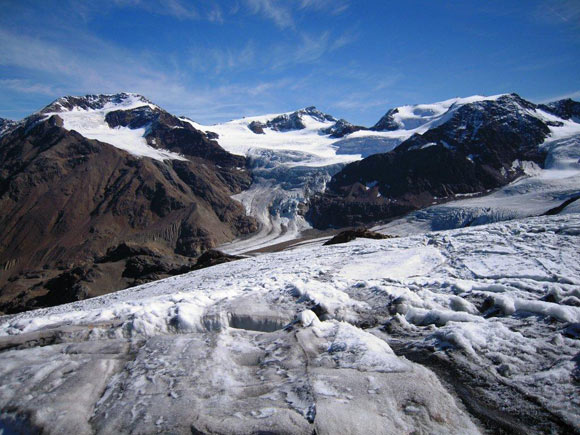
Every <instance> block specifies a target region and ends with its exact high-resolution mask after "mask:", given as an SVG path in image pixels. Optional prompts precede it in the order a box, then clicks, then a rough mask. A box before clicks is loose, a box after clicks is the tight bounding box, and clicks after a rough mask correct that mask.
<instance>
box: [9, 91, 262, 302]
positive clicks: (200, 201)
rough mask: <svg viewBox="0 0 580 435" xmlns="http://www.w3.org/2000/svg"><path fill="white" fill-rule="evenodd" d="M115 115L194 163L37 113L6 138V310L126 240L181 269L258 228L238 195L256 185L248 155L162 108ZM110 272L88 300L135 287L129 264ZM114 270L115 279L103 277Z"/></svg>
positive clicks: (98, 281) (86, 293)
mask: <svg viewBox="0 0 580 435" xmlns="http://www.w3.org/2000/svg"><path fill="white" fill-rule="evenodd" d="M59 101H60V100H59ZM63 101H65V102H70V101H69V99H66V100H63ZM76 103H79V102H78V101H77V102H76ZM76 103H75V104H76ZM71 104H72V103H71ZM79 104H81V103H79ZM82 104H85V105H90V104H93V105H95V104H96V105H100V104H104V103H103V101H100V100H99V99H94V100H90V101H84V102H83V103H82ZM53 109H54V108H53ZM53 109H51V110H53ZM49 111H50V110H49ZM109 115H110V116H108V117H107V118H108V119H107V121H108V122H109V124H110V125H112V126H129V127H130V128H133V127H134V128H140V127H143V126H145V125H148V126H149V128H148V131H147V135H146V139H147V140H148V141H149V142H150V143H155V145H156V146H157V147H159V148H164V149H171V150H174V151H176V152H179V153H182V154H183V155H185V156H187V158H188V160H166V161H157V160H152V159H149V158H139V157H135V156H133V155H131V154H128V153H127V152H125V151H122V150H120V149H118V148H115V147H113V146H111V145H109V144H106V143H103V142H99V141H96V140H90V139H87V138H85V137H84V136H82V135H80V134H79V133H77V132H76V131H68V130H66V129H64V128H63V127H62V120H61V119H60V118H59V117H58V116H57V115H54V116H51V117H50V118H49V119H46V120H42V119H41V117H40V116H38V115H35V116H33V117H31V118H29V119H28V120H26V121H25V122H23V123H21V124H20V125H19V126H18V127H17V128H16V129H14V130H13V131H11V132H9V133H7V134H5V135H4V136H2V137H1V139H0V210H1V212H0V227H1V228H3V230H2V231H1V232H0V246H1V248H0V265H1V266H2V268H3V273H2V276H1V277H0V306H3V307H4V308H5V309H6V307H7V306H9V311H18V310H19V309H20V308H22V307H24V306H25V305H26V301H27V300H29V299H30V298H32V297H37V296H41V295H42V294H43V293H45V292H46V290H47V289H48V287H46V286H45V284H46V283H47V282H48V281H49V280H50V279H51V278H52V277H55V276H56V275H58V274H61V273H62V272H63V270H64V271H66V270H72V269H73V268H74V267H78V266H83V265H86V264H89V265H90V264H92V262H93V260H94V259H95V258H100V257H102V256H103V255H104V254H105V253H106V252H107V250H108V249H109V248H112V247H116V246H118V245H119V244H120V243H122V242H130V243H132V244H133V245H136V246H139V247H142V249H154V250H156V252H158V253H159V254H160V255H163V256H164V257H165V261H168V262H169V263H174V264H175V265H176V266H182V265H187V264H188V258H187V257H197V256H198V255H200V254H201V253H202V252H204V251H206V250H208V249H210V248H212V247H214V246H216V245H218V244H220V243H223V242H225V241H228V240H230V239H233V238H234V237H237V236H239V235H243V234H248V233H250V232H253V231H255V230H256V229H257V224H256V222H255V220H254V219H253V218H250V217H247V216H246V215H245V211H244V209H243V207H242V206H241V205H240V204H238V203H237V202H235V201H233V200H232V199H231V198H230V196H231V195H233V194H235V193H239V192H240V191H241V190H243V189H245V188H247V187H248V186H249V184H250V183H251V177H250V174H249V173H248V172H247V171H246V170H245V169H244V167H245V158H244V157H241V156H234V155H232V154H229V153H227V152H226V151H225V150H223V149H222V148H221V147H220V146H219V145H218V144H217V142H215V141H213V140H210V139H209V138H208V137H207V136H206V135H205V134H204V133H203V132H200V131H197V130H195V129H194V128H193V127H192V126H191V125H190V124H189V123H185V122H182V121H180V120H179V119H178V118H176V117H173V116H172V115H170V114H168V113H167V112H164V111H162V110H154V109H151V108H150V107H140V108H137V109H132V110H127V111H115V112H110V113H109ZM153 139H155V140H154V141H153ZM107 267H108V266H102V267H101V269H103V268H104V269H103V270H102V271H101V272H102V273H101V274H100V275H99V274H97V275H98V276H97V278H96V279H95V280H94V282H93V283H92V284H91V283H90V282H89V284H87V286H88V288H89V289H88V290H86V289H83V292H81V293H82V296H83V297H85V296H92V295H95V294H101V293H102V292H105V291H113V290H117V289H120V288H125V287H127V286H128V285H131V284H132V282H130V281H127V280H125V279H124V277H122V276H121V275H122V271H123V270H124V269H125V267H124V264H123V267H121V266H119V268H118V269H119V270H115V271H113V270H108V269H107ZM30 271H37V272H38V273H36V274H35V275H34V276H35V277H36V278H34V279H30V278H27V277H30V276H31V275H30ZM109 272H110V273H111V274H112V275H114V276H115V278H114V279H113V278H110V279H109V278H106V279H105V278H104V276H105V275H106V274H107V273H109ZM99 276H101V278H102V279H100V278H99ZM34 286H36V287H35V288H34V289H32V287H34ZM85 290H86V291H85ZM58 299H59V298H58V297H56V298H53V300H55V301H56V300H58ZM15 301H16V302H15ZM0 310H2V308H0Z"/></svg>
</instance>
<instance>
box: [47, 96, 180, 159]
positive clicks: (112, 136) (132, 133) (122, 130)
mask: <svg viewBox="0 0 580 435" xmlns="http://www.w3.org/2000/svg"><path fill="white" fill-rule="evenodd" d="M138 107H149V108H151V109H154V110H161V109H160V107H159V106H157V105H155V104H153V103H151V102H150V101H149V100H147V99H146V98H145V97H143V96H142V95H139V94H131V93H126V92H122V93H118V94H108V95H106V94H102V95H85V96H84V97H72V96H68V97H62V98H59V99H58V100H55V101H54V102H53V103H51V104H49V105H48V106H46V107H45V108H44V109H43V110H42V111H41V112H40V113H41V114H42V115H44V116H45V117H50V116H52V115H57V116H59V117H60V118H61V119H62V120H63V127H64V128H66V129H67V130H75V131H77V132H78V133H80V134H82V135H83V136H84V137H86V138H89V139H96V140H99V141H101V142H106V143H108V144H110V145H113V146H114V147H117V148H119V149H122V150H125V151H127V152H129V153H131V154H133V155H135V156H143V157H150V158H152V159H156V160H172V159H175V160H185V158H184V157H183V156H180V155H179V154H176V153H173V152H171V151H167V150H162V149H157V148H154V147H152V146H150V145H149V144H148V143H147V140H146V139H145V137H144V136H145V134H146V131H147V126H144V127H142V128H134V129H132V128H128V127H115V128H111V126H110V125H109V124H108V122H107V121H106V117H107V114H108V113H109V112H113V111H116V110H131V109H135V108H138Z"/></svg>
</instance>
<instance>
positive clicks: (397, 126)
mask: <svg viewBox="0 0 580 435" xmlns="http://www.w3.org/2000/svg"><path fill="white" fill-rule="evenodd" d="M512 96H516V95H515V94H499V95H492V96H489V97H486V96H482V95H473V96H471V97H464V98H460V97H457V98H451V99H449V100H445V101H439V102H437V103H430V104H414V105H405V106H399V107H395V108H394V109H390V110H389V111H388V112H387V113H386V114H385V116H383V117H382V118H381V119H380V120H379V122H377V123H376V124H375V126H374V127H373V128H372V130H377V131H393V130H415V129H417V128H419V127H422V126H424V125H426V124H428V123H430V122H432V121H435V120H437V119H439V118H440V117H442V116H443V115H445V114H446V113H447V112H449V110H454V109H457V108H459V107H460V106H464V105H466V104H472V103H478V102H481V101H496V100H498V99H499V98H502V97H512ZM518 98H519V97H518Z"/></svg>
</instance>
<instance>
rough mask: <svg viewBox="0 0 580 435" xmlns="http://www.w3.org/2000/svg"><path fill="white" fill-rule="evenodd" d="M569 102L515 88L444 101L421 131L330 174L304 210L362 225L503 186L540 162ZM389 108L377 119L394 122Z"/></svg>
mask: <svg viewBox="0 0 580 435" xmlns="http://www.w3.org/2000/svg"><path fill="white" fill-rule="evenodd" d="M577 104H578V103H574V102H571V101H568V102H566V101H562V102H555V103H552V104H551V105H535V104H533V103H531V102H529V101H526V100H524V99H522V98H521V97H519V96H518V95H516V94H510V95H502V96H498V97H497V98H494V99H488V100H482V101H474V102H470V103H467V104H462V105H460V106H455V105H454V104H452V105H451V106H450V108H449V109H448V111H447V112H445V113H444V114H443V116H442V117H440V118H439V119H438V120H437V122H438V123H437V124H435V125H434V126H433V127H432V128H430V129H429V130H427V131H425V132H424V133H421V134H414V135H413V136H411V137H410V138H409V139H407V140H405V141H404V142H403V143H401V144H400V145H399V146H398V147H396V148H395V149H394V150H393V151H390V152H388V153H384V154H375V155H372V156H370V157H367V158H365V159H363V160H361V161H358V162H354V163H350V164H349V165H347V166H346V167H345V168H343V169H342V170H341V171H340V172H339V173H337V174H335V175H334V176H333V178H332V180H331V181H330V182H329V183H328V185H327V190H326V192H325V193H323V194H320V195H317V196H315V197H314V198H313V199H312V200H311V204H310V210H309V215H308V216H309V218H310V220H311V222H312V223H313V224H314V226H316V227H319V228H326V227H328V226H334V227H342V226H351V225H363V224H368V223H371V222H376V221H379V220H381V219H388V218H392V217H394V216H399V215H402V214H404V213H407V212H409V211H411V210H416V209H420V208H423V207H426V206H428V205H431V204H433V203H434V202H439V201H442V200H443V201H444V200H449V199H452V198H455V197H456V195H466V194H480V193H485V192H489V191H490V190H492V189H495V188H498V187H500V186H504V185H506V184H508V183H510V182H512V181H513V180H515V179H516V178H518V177H521V176H522V175H524V174H525V167H526V165H530V164H532V165H534V164H535V165H537V166H538V167H543V165H544V162H545V159H546V156H547V152H546V150H545V149H542V148H541V147H540V145H541V144H542V143H544V141H545V140H546V138H547V137H548V136H549V135H550V134H551V128H554V127H563V126H564V123H565V122H566V121H567V120H570V122H573V118H572V117H573V116H575V115H574V110H575V108H577ZM397 113H399V112H398V111H397V110H396V109H395V110H391V111H389V112H387V115H385V117H383V119H382V120H381V121H380V122H379V123H378V124H377V126H379V127H380V128H385V129H391V128H394V127H395V124H396V123H395V118H394V116H395V115H396V114H397ZM557 114H560V115H562V116H564V117H563V118H559V117H558V116H557ZM431 115H432V114H431V113H429V114H428V116H431ZM415 122H416V121H415ZM397 125H398V127H399V128H401V125H399V124H397ZM377 126H375V128H378V127H377ZM524 162H529V163H524Z"/></svg>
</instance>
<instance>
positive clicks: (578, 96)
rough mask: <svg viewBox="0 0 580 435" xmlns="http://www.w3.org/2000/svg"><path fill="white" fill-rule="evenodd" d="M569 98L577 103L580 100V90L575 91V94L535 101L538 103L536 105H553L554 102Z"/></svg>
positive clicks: (570, 93) (553, 96)
mask: <svg viewBox="0 0 580 435" xmlns="http://www.w3.org/2000/svg"><path fill="white" fill-rule="evenodd" d="M567 98H571V99H573V100H576V101H578V100H580V90H578V91H574V92H569V93H566V94H560V95H552V96H551V97H548V98H541V99H539V100H535V101H536V103H551V102H552V101H558V100H565V99H567Z"/></svg>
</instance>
